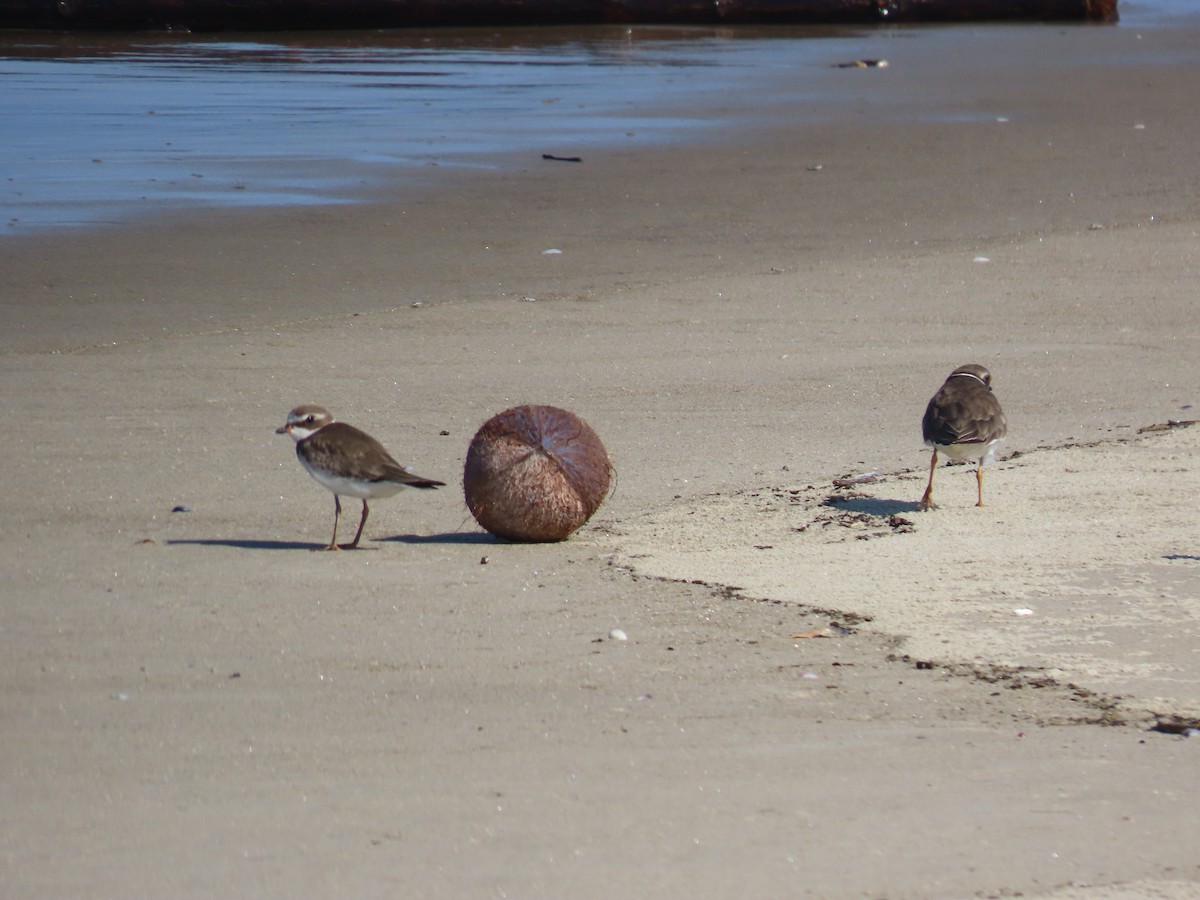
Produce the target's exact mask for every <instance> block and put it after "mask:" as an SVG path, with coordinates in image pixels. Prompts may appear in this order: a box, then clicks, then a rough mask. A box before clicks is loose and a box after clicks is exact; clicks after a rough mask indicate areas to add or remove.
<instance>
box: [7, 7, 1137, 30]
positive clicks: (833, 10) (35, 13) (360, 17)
mask: <svg viewBox="0 0 1200 900" xmlns="http://www.w3.org/2000/svg"><path fill="white" fill-rule="evenodd" d="M985 20H1027V21H1069V20H1080V21H1082V20H1087V21H1096V22H1115V21H1116V20H1117V0H0V28H41V29H47V28H49V29H107V30H149V29H154V30H167V29H174V30H181V31H226V30H254V29H261V30H299V29H315V28H400V27H418V26H427V27H434V26H436V27H445V26H467V25H564V24H593V23H621V24H638V23H647V24H650V23H653V24H667V23H670V24H689V25H719V24H734V23H742V24H751V23H793V24H820V23H870V22H879V23H883V22H950V21H985Z"/></svg>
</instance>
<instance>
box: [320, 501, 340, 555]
mask: <svg viewBox="0 0 1200 900" xmlns="http://www.w3.org/2000/svg"><path fill="white" fill-rule="evenodd" d="M341 517H342V501H341V500H339V499H338V495H337V494H334V495H333V537H331V538H330V539H329V546H328V547H322V548H321V549H322V550H339V549H341V548H339V547H338V545H337V529H338V519H340V518H341Z"/></svg>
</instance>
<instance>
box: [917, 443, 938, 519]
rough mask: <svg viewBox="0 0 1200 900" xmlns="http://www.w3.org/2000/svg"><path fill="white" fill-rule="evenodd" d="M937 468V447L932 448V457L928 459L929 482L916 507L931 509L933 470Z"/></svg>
mask: <svg viewBox="0 0 1200 900" xmlns="http://www.w3.org/2000/svg"><path fill="white" fill-rule="evenodd" d="M935 468H937V448H936V447H935V448H934V450H933V459H931V460H930V461H929V484H928V485H927V486H926V487H925V496H923V497H922V498H921V502H920V503H918V504H917V509H920V510H925V511H927V510H931V509H933V470H934V469H935Z"/></svg>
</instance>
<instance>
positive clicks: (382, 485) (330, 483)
mask: <svg viewBox="0 0 1200 900" xmlns="http://www.w3.org/2000/svg"><path fill="white" fill-rule="evenodd" d="M275 433H276V434H290V435H291V436H292V440H294V441H295V442H296V456H297V458H298V459H299V460H300V465H302V466H304V468H305V470H306V471H307V472H308V474H309V475H311V476H312V477H313V478H315V479H316V480H317V481H318V482H319V483H320V484H321V485H323V486H324V487H326V488H328V489H329V490H330V491H332V492H333V510H334V512H333V537H332V538H330V539H329V546H327V547H325V548H324V549H326V550H338V549H343V548H344V549H346V550H352V549H354V548H355V547H357V546H358V541H359V538H361V537H362V533H363V526H365V525H366V524H367V515H368V514H369V512H370V510H369V509H368V508H367V501H368V500H374V499H375V498H376V497H391V496H392V495H393V494H396V493H397V492H399V491H400V489H401V488H406V487H414V488H436V487H442V486H443V485H444V484H445V482H442V481H434V480H433V479H432V478H422V477H421V476H420V475H414V474H413V473H412V471H411V470H410V469H409V468H408V467H406V466H402V465H400V463H398V462H396V460H394V459H392V456H391V454H390V453H388V452H387V450H385V449H384V448H383V444H381V443H379V441H377V440H375V438H373V437H371V436H370V435H369V434H367V433H365V432H363V431H359V430H358V429H357V428H355V427H354V426H353V425H347V424H346V423H344V422H336V421H334V418H333V416H332V415H330V414H329V410H327V409H325V408H324V407H321V406H314V405H311V404H309V405H304V406H297V407H296V408H295V409H293V410H292V411H291V412H290V413H288V417H287V422H286V423H285V424H284V425H283V427H282V428H276V429H275ZM341 497H358V498H359V499H361V500H362V518H361V519H359V522H358V531H357V532H356V533H355V535H354V540H352V541H351V542H350V543H349V544H345V545H343V548H339V547H338V542H337V532H338V520H339V519H340V518H341V516H342V501H341V499H340V498H341Z"/></svg>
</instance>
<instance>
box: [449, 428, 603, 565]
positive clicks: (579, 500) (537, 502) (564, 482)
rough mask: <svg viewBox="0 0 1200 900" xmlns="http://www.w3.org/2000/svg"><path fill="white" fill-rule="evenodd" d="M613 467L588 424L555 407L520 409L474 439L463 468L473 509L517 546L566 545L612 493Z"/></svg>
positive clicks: (481, 520)
mask: <svg viewBox="0 0 1200 900" xmlns="http://www.w3.org/2000/svg"><path fill="white" fill-rule="evenodd" d="M611 476H612V463H611V462H609V459H608V452H607V451H606V450H605V449H604V444H602V443H601V442H600V438H599V437H598V436H597V435H596V432H594V431H593V430H592V429H591V427H589V426H588V424H587V423H586V422H584V421H583V420H582V419H580V418H579V417H578V416H577V415H575V414H574V413H572V412H568V411H567V410H565V409H559V408H558V407H556V406H514V407H512V408H511V409H506V410H505V411H504V412H502V413H498V414H497V415H495V416H493V417H492V418H490V419H488V421H487V422H485V423H484V424H483V427H482V428H480V429H479V431H477V432H476V433H475V437H474V439H472V441H471V446H470V447H469V448H468V450H467V461H466V465H465V466H464V467H463V493H464V495H465V496H466V499H467V507H468V508H469V509H470V510H471V514H472V515H473V516H474V517H475V521H477V522H478V523H479V524H480V525H482V526H483V527H484V528H486V529H487V530H488V531H490V532H491V533H492V534H494V535H496V536H497V537H502V538H507V539H508V540H513V541H561V540H563V539H564V538H566V537H568V536H569V535H570V534H571V533H572V532H574V531H575V530H576V529H578V528H579V527H580V526H581V525H583V523H584V522H586V521H587V520H588V519H589V518H591V516H592V513H594V512H595V511H596V510H597V509H599V507H600V504H601V503H602V502H603V501H604V498H605V496H607V494H608V487H609V483H610V479H611Z"/></svg>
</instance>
